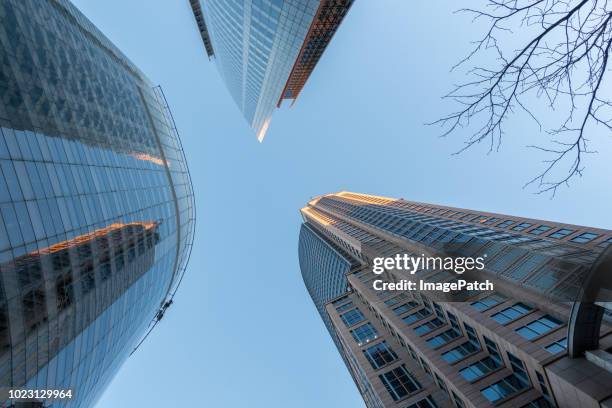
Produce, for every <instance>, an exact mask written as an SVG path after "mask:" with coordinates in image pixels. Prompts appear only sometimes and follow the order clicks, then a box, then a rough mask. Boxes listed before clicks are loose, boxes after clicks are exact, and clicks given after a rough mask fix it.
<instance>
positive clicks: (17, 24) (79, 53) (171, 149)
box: [0, 0, 194, 407]
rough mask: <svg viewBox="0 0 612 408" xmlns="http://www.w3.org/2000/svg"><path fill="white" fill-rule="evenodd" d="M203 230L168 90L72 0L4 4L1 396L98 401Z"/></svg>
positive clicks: (0, 24)
mask: <svg viewBox="0 0 612 408" xmlns="http://www.w3.org/2000/svg"><path fill="white" fill-rule="evenodd" d="M193 232H194V202H193V193H192V188H191V183H190V178H189V173H188V169H187V165H186V163H185V157H184V155H183V150H182V147H181V144H180V140H179V138H178V135H177V133H176V128H175V125H174V122H173V121H172V117H171V114H170V111H169V109H168V106H167V104H166V100H165V97H164V95H163V92H162V91H161V89H160V88H158V87H153V85H152V84H151V83H150V81H149V80H148V79H147V78H146V77H145V76H144V75H143V74H142V73H141V72H140V71H139V70H138V68H137V67H136V66H134V65H133V64H132V63H131V62H130V61H129V60H128V59H127V58H126V57H125V56H124V55H123V54H122V53H121V52H120V51H119V50H118V49H117V48H116V47H115V46H114V45H113V44H112V43H111V42H110V41H109V40H108V39H107V38H106V37H105V36H104V35H103V34H102V33H101V32H100V31H99V30H98V29H97V28H96V27H95V26H94V25H93V24H92V23H91V22H90V21H89V20H87V18H85V17H84V16H83V15H82V14H81V13H80V12H79V11H78V10H77V9H76V8H75V7H74V6H73V5H72V4H71V3H70V2H69V1H67V0H2V1H0V405H1V404H4V405H3V406H10V405H11V404H13V403H17V402H18V401H10V400H9V399H8V390H9V389H29V390H72V398H65V399H56V400H51V399H39V401H38V402H36V401H29V402H28V404H31V405H32V406H37V405H41V406H52V407H90V406H93V405H94V403H95V401H96V400H97V399H98V398H99V396H100V395H101V393H102V391H103V390H104V388H105V387H106V385H107V384H108V383H109V382H110V380H111V379H112V377H113V376H114V374H115V373H116V372H117V370H118V369H119V367H120V366H121V365H122V363H123V362H124V361H125V360H126V358H127V357H128V356H129V354H130V353H131V352H132V351H133V349H134V347H135V346H136V344H138V342H139V341H140V340H141V339H142V337H143V335H144V334H145V333H146V332H147V330H148V328H149V327H150V325H151V324H152V322H153V321H154V320H155V319H156V317H157V318H159V316H160V312H162V313H163V311H165V305H166V303H167V302H168V300H169V299H170V298H171V297H172V295H173V293H174V290H175V288H176V285H177V282H178V280H179V279H180V277H181V276H182V274H183V272H184V269H185V266H186V263H187V260H188V256H189V253H190V248H191V243H192V240H193ZM151 375H155V374H154V373H152V374H151ZM143 380H144V379H143ZM22 402H23V403H25V401H22Z"/></svg>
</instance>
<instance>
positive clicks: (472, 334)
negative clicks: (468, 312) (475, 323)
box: [463, 323, 480, 348]
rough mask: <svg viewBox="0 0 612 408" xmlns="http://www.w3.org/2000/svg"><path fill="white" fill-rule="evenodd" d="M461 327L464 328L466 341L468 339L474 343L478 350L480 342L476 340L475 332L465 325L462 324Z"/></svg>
mask: <svg viewBox="0 0 612 408" xmlns="http://www.w3.org/2000/svg"><path fill="white" fill-rule="evenodd" d="M463 327H465V332H466V333H467V336H468V339H470V341H471V342H472V343H474V345H475V346H478V348H480V340H479V339H478V334H476V330H474V328H473V327H472V326H470V325H469V324H467V323H463Z"/></svg>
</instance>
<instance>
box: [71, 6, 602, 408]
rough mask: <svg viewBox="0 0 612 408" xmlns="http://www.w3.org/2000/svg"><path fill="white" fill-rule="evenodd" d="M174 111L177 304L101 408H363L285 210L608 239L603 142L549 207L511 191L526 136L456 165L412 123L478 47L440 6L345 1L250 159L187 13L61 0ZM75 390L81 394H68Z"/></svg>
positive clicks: (454, 142) (234, 111) (250, 139)
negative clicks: (473, 214)
mask: <svg viewBox="0 0 612 408" xmlns="http://www.w3.org/2000/svg"><path fill="white" fill-rule="evenodd" d="M74 2H75V4H76V5H77V7H79V8H80V9H81V11H82V12H83V13H84V14H85V15H86V16H87V17H88V18H89V19H91V20H92V21H93V22H94V24H96V25H97V26H98V28H100V29H101V31H102V32H104V33H105V34H106V35H107V36H108V37H109V38H110V39H111V40H112V41H113V42H114V43H115V44H116V45H117V46H118V47H119V48H120V49H121V50H122V51H123V52H124V53H125V54H126V55H127V56H128V57H129V58H130V59H131V60H132V61H133V62H134V63H136V65H137V66H138V67H140V68H141V69H142V71H143V72H144V73H145V74H146V75H148V76H149V78H151V80H152V81H153V82H154V83H159V84H161V85H162V87H163V88H164V92H165V94H166V97H167V99H168V102H169V104H170V107H171V109H172V111H173V114H174V117H175V120H176V122H177V126H178V129H179V133H180V135H181V138H182V141H183V146H184V148H185V150H186V155H187V159H188V163H189V166H190V169H191V175H192V178H193V182H194V188H195V194H196V202H197V221H198V222H197V231H196V239H195V243H194V251H193V254H192V257H191V263H190V265H189V268H188V271H187V275H186V277H185V280H184V281H183V285H182V287H181V289H180V290H179V292H178V295H177V298H176V301H175V304H174V305H173V306H172V308H171V309H170V310H169V312H168V314H167V315H166V317H165V318H164V320H163V321H162V322H161V323H160V324H159V325H158V327H157V328H156V329H155V331H154V332H153V334H152V335H151V336H150V337H149V338H148V339H147V341H146V342H145V343H144V344H143V346H142V347H141V348H140V349H139V350H138V351H137V352H136V353H135V354H134V355H133V356H132V357H131V358H130V359H129V360H128V361H127V363H126V364H125V365H124V366H123V368H122V369H121V371H120V372H119V374H118V375H117V377H116V378H115V379H114V381H113V382H112V384H111V385H110V387H109V388H108V390H107V392H106V393H105V395H104V396H103V397H102V399H101V400H100V402H99V404H98V407H100V408H105V407H114V408H123V407H141V406H154V407H161V406H172V407H174V406H194V407H206V406H210V407H236V408H237V407H249V408H259V407H261V408H264V407H265V408H275V407H279V408H280V407H283V408H285V407H292V408H301V407H317V408H326V407H330V408H331V407H334V408H336V407H363V406H364V405H363V402H362V401H361V398H360V396H359V395H358V392H357V389H356V387H355V386H354V385H353V382H352V380H351V378H350V375H349V374H348V371H347V370H346V368H345V367H344V365H343V363H342V361H341V359H340V357H339V355H338V353H337V351H336V350H335V348H334V345H333V343H332V341H331V340H330V338H329V335H328V334H327V332H326V330H325V328H324V326H323V324H322V322H321V320H320V317H319V316H318V314H317V312H316V310H315V308H314V306H313V304H312V302H311V300H310V298H309V296H308V294H307V292H306V290H305V288H304V285H303V283H302V278H301V275H300V271H299V265H298V259H297V240H298V231H299V226H300V222H301V219H300V216H299V212H298V210H299V208H300V207H301V206H303V205H304V204H305V203H306V202H307V201H308V200H309V199H310V198H311V197H313V196H315V195H317V194H321V193H327V192H334V191H338V190H351V191H356V192H363V193H370V194H377V195H386V196H390V197H397V198H399V197H402V198H406V199H409V200H415V201H423V202H429V203H436V204H443V205H450V206H457V207H464V208H470V209H480V210H485V211H492V212H500V213H507V214H513V215H521V216H527V217H533V218H541V219H546V220H554V221H561V222H568V223H575V224H582V225H588V226H594V227H600V228H609V229H612V219H611V218H610V217H609V216H608V214H609V205H610V204H609V203H610V202H612V189H610V188H609V175H610V171H611V170H612V162H610V160H609V157H610V156H611V153H612V143H611V140H610V135H609V134H606V133H604V132H603V131H602V130H598V131H596V132H592V133H591V140H592V145H591V146H592V148H593V149H596V150H598V151H599V154H598V155H592V156H589V157H587V159H586V165H587V169H586V172H585V174H584V177H582V178H581V179H579V180H576V181H575V182H574V183H573V184H572V186H571V188H570V189H562V190H560V191H559V192H558V194H557V196H556V198H555V199H554V200H551V199H550V196H549V195H535V194H534V190H533V189H531V190H530V189H527V190H525V189H523V188H522V186H523V184H524V183H525V182H526V181H528V180H529V178H530V176H534V175H535V174H536V173H537V171H538V170H539V169H540V168H541V166H542V164H541V159H543V157H542V156H541V155H540V154H539V153H536V152H534V151H530V150H528V149H526V148H525V146H526V145H529V144H533V143H534V142H539V141H542V142H543V141H545V140H547V138H546V136H545V135H544V134H542V133H540V132H539V131H538V129H537V127H535V126H534V125H533V123H530V122H528V121H526V120H521V119H518V118H517V120H515V121H514V122H513V123H512V124H511V126H510V127H509V128H508V135H507V136H506V138H505V139H504V143H503V146H502V150H501V152H499V153H492V154H490V155H487V154H486V146H482V147H477V148H475V149H473V150H471V151H468V152H467V153H465V154H463V155H461V156H451V154H452V153H453V152H454V151H456V150H457V149H459V148H460V147H461V143H462V139H461V138H460V136H454V137H453V136H451V137H448V138H445V139H444V138H440V137H438V136H439V133H440V132H439V130H438V129H437V128H432V127H428V126H425V125H424V123H425V122H428V121H430V120H433V119H436V118H437V117H439V116H440V115H442V114H443V113H445V112H448V109H450V108H451V107H452V106H451V105H449V104H448V103H447V102H444V101H442V100H441V99H440V96H441V95H443V94H444V93H445V92H446V91H448V90H449V88H450V86H451V85H452V84H453V82H457V80H458V78H459V79H460V77H458V74H451V73H449V69H450V67H451V66H452V65H453V64H454V63H455V62H456V61H457V60H458V59H459V58H460V57H461V56H463V55H464V54H465V52H467V50H468V48H469V42H470V41H471V40H474V39H476V37H477V36H478V34H479V30H478V28H479V26H478V25H477V24H469V19H468V18H467V17H465V16H459V15H456V14H453V13H452V12H453V11H454V10H455V9H456V8H457V7H459V2H457V1H451V0H446V1H443V0H436V1H425V0H421V1H416V0H415V1H406V0H377V1H373V0H357V1H356V2H355V4H354V6H353V8H352V9H351V11H350V12H349V14H348V16H347V18H346V19H345V21H344V23H343V25H342V26H341V28H340V30H339V32H338V33H337V35H336V36H335V37H334V39H333V41H332V43H331V45H330V46H329V47H328V49H327V51H326V53H325V55H324V56H323V58H322V60H321V61H320V62H319V64H318V66H317V68H316V70H315V71H314V73H313V75H312V76H311V78H310V80H309V81H308V83H307V84H306V87H305V88H304V91H303V92H302V94H301V95H300V98H299V99H298V101H297V103H296V104H295V106H294V108H292V109H288V108H284V109H281V110H280V111H277V112H276V113H275V115H274V117H273V119H272V122H271V126H270V130H269V132H268V134H267V136H266V140H265V141H264V143H263V144H259V143H258V142H257V140H256V138H255V135H254V134H253V133H252V132H251V131H250V129H249V128H248V126H247V124H246V123H245V121H244V120H243V118H242V115H241V113H240V112H239V110H238V108H237V107H236V106H235V105H234V103H233V101H232V99H231V97H230V95H229V93H228V91H227V90H226V89H225V86H224V84H223V82H222V81H221V78H220V76H219V74H218V72H217V71H216V68H215V65H214V63H212V62H210V63H209V61H208V59H207V58H206V55H205V51H204V47H203V45H202V42H201V39H200V36H199V33H198V31H197V29H196V26H195V22H194V20H193V16H192V14H191V9H190V7H189V3H188V1H187V0H174V1H167V0H138V1H137V0H130V1H121V0H106V1H99V0H74ZM77 392H78V390H77Z"/></svg>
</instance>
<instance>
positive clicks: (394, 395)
mask: <svg viewBox="0 0 612 408" xmlns="http://www.w3.org/2000/svg"><path fill="white" fill-rule="evenodd" d="M301 213H302V216H303V219H304V223H303V225H302V228H301V231H300V241H299V259H300V268H301V271H302V276H303V278H304V283H305V285H306V287H307V289H308V292H309V294H310V295H311V297H312V299H313V302H314V303H315V306H316V307H317V310H318V311H319V313H320V314H321V317H322V319H323V322H324V323H325V325H326V326H327V328H328V330H329V331H330V333H331V335H332V338H333V339H334V342H335V343H336V345H337V347H338V350H339V352H340V354H341V356H342V357H343V359H344V361H345V362H346V364H347V367H348V369H349V371H350V373H351V375H352V377H353V379H354V380H355V383H356V385H357V387H358V389H359V391H360V393H361V394H362V396H363V398H364V401H365V403H366V406H368V407H369V408H382V407H385V408H386V407H399V408H431V407H458V408H464V407H492V406H496V407H525V408H538V407H539V408H542V407H554V406H559V407H568V408H569V407H610V406H612V364H611V362H612V354H611V353H612V313H611V309H610V303H609V301H610V297H612V295H611V294H612V285H610V275H611V274H610V268H611V267H612V247H609V244H610V243H612V231H609V230H602V229H597V228H588V227H581V226H577V225H568V224H561V223H554V222H547V221H540V220H535V219H527V218H521V217H515V216H507V215H501V214H493V213H487V212H480V211H473V210H465V209H458V208H451V207H446V206H440V205H431V204H423V203H416V202H411V201H406V200H403V199H398V200H395V199H390V198H385V197H377V196H371V195H365V194H356V193H349V192H340V193H336V194H328V195H323V196H320V197H317V198H315V199H313V200H311V201H310V202H309V203H308V205H307V206H306V207H304V208H303V209H302V210H301ZM398 254H400V255H404V254H406V255H409V256H413V257H419V256H423V257H424V256H427V257H432V258H436V257H445V258H450V259H459V258H460V257H463V258H464V259H465V258H466V257H472V258H476V257H483V259H485V262H484V269H483V270H482V271H480V272H478V275H477V277H478V278H480V279H490V280H491V281H492V282H494V287H495V289H494V290H493V291H490V290H489V291H467V290H463V291H461V292H457V293H442V292H440V293H437V292H433V291H427V292H425V291H422V290H418V288H417V289H416V290H393V289H392V288H389V287H388V288H387V289H386V290H381V287H380V285H381V282H382V283H396V282H401V281H402V280H411V279H412V280H414V279H417V280H422V281H423V282H429V283H441V284H444V283H452V282H457V280H458V277H459V276H461V275H458V274H457V273H455V271H453V270H450V271H449V270H445V269H443V268H440V267H439V266H436V267H421V268H418V270H416V273H415V274H414V275H412V274H410V273H408V272H406V271H405V270H401V269H398V268H397V267H391V268H390V269H388V270H387V271H385V272H383V273H382V274H375V273H373V269H374V268H373V266H374V264H375V262H377V261H376V258H381V257H382V258H389V257H391V258H393V257H395V256H396V255H398ZM379 272H380V271H379ZM467 275H468V273H467V272H466V274H465V275H464V276H467ZM466 279H467V278H466ZM593 293H596V295H595V296H594V295H593Z"/></svg>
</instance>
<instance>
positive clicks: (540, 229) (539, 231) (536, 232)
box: [529, 225, 552, 235]
mask: <svg viewBox="0 0 612 408" xmlns="http://www.w3.org/2000/svg"><path fill="white" fill-rule="evenodd" d="M551 229H552V227H549V226H548V225H540V226H539V227H537V228H534V229H532V230H531V231H529V234H533V235H540V234H542V233H544V232H546V231H550V230H551Z"/></svg>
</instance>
